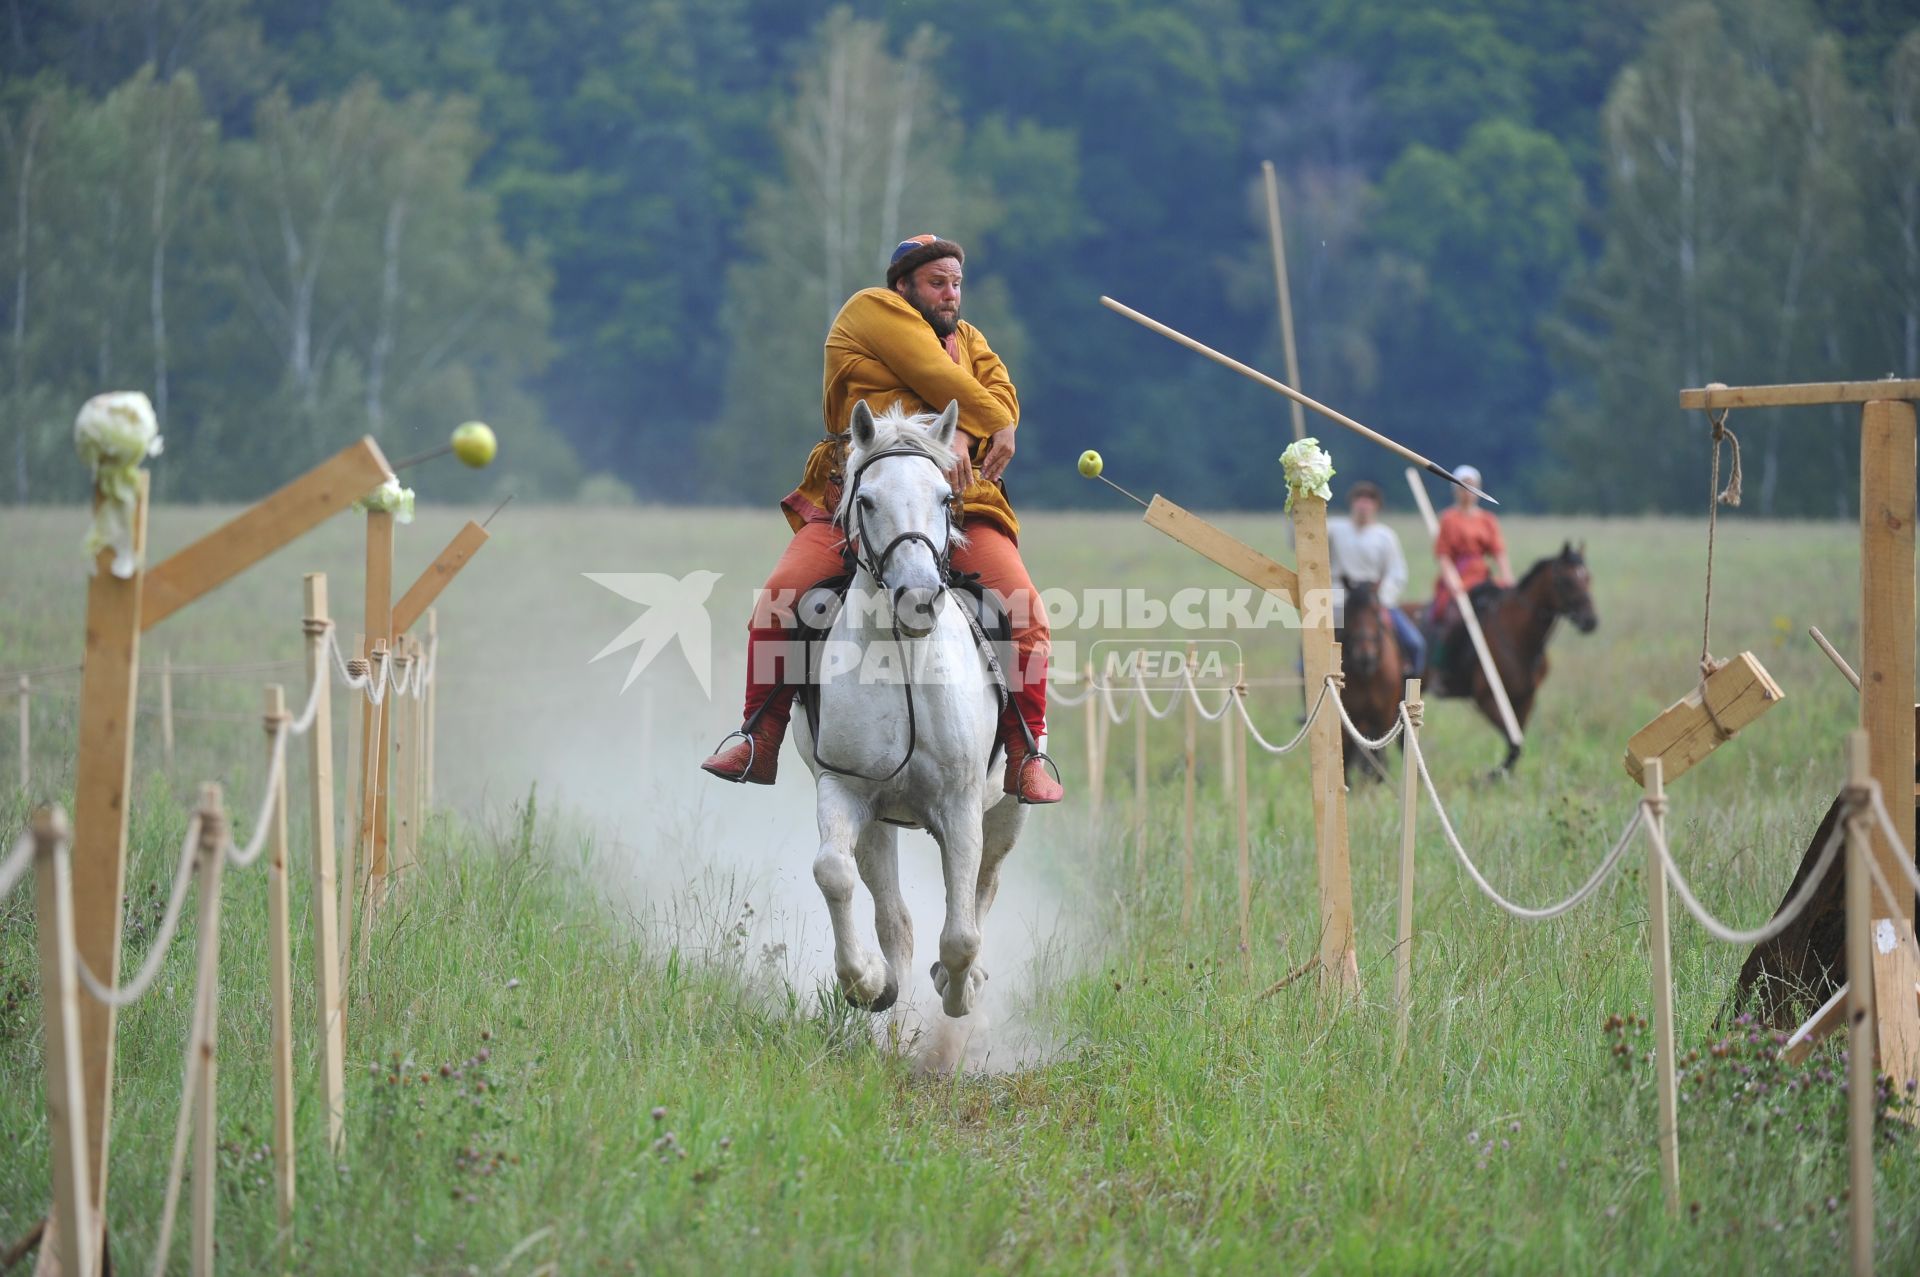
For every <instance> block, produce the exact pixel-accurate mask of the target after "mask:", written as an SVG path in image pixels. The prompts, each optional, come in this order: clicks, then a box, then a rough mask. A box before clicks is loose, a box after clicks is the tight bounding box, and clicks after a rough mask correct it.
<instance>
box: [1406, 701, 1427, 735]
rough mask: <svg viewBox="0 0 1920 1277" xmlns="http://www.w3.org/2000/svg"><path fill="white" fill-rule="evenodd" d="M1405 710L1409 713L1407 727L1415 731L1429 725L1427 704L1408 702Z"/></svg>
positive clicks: (1423, 702)
mask: <svg viewBox="0 0 1920 1277" xmlns="http://www.w3.org/2000/svg"><path fill="white" fill-rule="evenodd" d="M1403 708H1404V709H1405V710H1406V712H1407V726H1408V727H1411V728H1413V729H1414V730H1415V731H1418V730H1420V729H1421V728H1422V727H1425V726H1426V725H1427V703H1426V702H1425V701H1406V702H1403Z"/></svg>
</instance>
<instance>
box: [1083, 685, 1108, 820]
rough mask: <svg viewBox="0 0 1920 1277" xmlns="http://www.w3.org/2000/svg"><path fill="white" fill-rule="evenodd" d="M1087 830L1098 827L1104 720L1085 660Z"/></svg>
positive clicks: (1096, 690) (1098, 696)
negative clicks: (1101, 740) (1101, 739)
mask: <svg viewBox="0 0 1920 1277" xmlns="http://www.w3.org/2000/svg"><path fill="white" fill-rule="evenodd" d="M1086 680H1087V682H1086V687H1087V699H1086V702H1085V703H1086V707H1087V832H1088V833H1089V834H1091V833H1094V832H1096V831H1097V830H1098V829H1099V827H1100V781H1101V779H1102V777H1101V771H1102V767H1101V762H1102V759H1101V757H1100V724H1101V722H1102V721H1104V718H1105V711H1104V710H1103V709H1102V708H1101V706H1100V689H1099V688H1097V687H1095V686H1094V683H1093V662H1091V661H1089V662H1087V669H1086Z"/></svg>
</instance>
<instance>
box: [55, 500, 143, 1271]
mask: <svg viewBox="0 0 1920 1277" xmlns="http://www.w3.org/2000/svg"><path fill="white" fill-rule="evenodd" d="M98 502H99V495H98V493H96V494H95V503H96V504H98ZM132 528H133V556H134V571H133V575H132V576H130V577H128V578H126V579H125V580H122V579H121V578H119V577H117V576H115V575H113V571H112V565H113V552H112V551H111V550H102V551H101V552H100V556H99V558H98V559H96V560H95V561H94V574H93V577H92V578H91V579H90V580H89V581H88V582H87V624H86V654H85V656H84V658H83V660H82V665H81V672H80V722H79V734H78V735H79V742H80V747H79V759H78V762H77V764H76V771H75V775H74V785H73V934H74V941H75V944H76V945H77V946H78V951H79V955H80V958H81V960H82V961H84V962H85V963H86V964H87V966H88V967H89V968H90V969H91V970H92V971H93V972H94V974H95V975H97V976H98V977H99V978H100V980H101V981H102V982H104V983H105V984H107V985H108V986H117V985H118V984H119V983H120V920H121V916H122V913H123V908H122V899H123V893H124V891H125V888H126V869H127V814H128V811H129V808H130V803H129V801H128V800H129V797H130V796H131V794H132V782H133V723H134V713H135V707H136V703H137V701H136V698H137V697H138V695H139V691H140V605H141V604H140V601H141V591H142V589H143V587H144V583H145V580H146V568H145V562H146V553H147V473H146V472H145V471H144V470H143V471H141V472H140V475H139V482H138V485H137V486H136V488H135V491H134V508H133V518H132ZM115 1023H116V1015H115V1011H114V1008H113V1007H111V1006H109V1005H107V1004H106V1003H104V1002H99V1001H96V1000H95V999H93V998H86V999H84V1000H82V1001H81V1003H80V1059H81V1072H82V1078H83V1084H84V1088H85V1092H86V1094H85V1096H84V1099H83V1105H82V1110H81V1111H82V1112H83V1113H84V1114H85V1115H86V1122H87V1170H88V1172H89V1173H90V1174H91V1175H92V1176H93V1192H92V1208H93V1226H95V1227H98V1228H100V1229H102V1230H104V1229H105V1227H106V1205H105V1203H106V1198H107V1145H108V1133H109V1131H110V1129H111V1119H112V1116H113V1047H114V1040H113V1039H114V1026H115ZM96 1253H98V1252H96Z"/></svg>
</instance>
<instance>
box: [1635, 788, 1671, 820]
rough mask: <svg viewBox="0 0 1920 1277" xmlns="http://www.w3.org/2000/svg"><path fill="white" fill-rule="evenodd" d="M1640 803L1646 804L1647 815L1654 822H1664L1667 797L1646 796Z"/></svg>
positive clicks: (1663, 795) (1662, 795)
mask: <svg viewBox="0 0 1920 1277" xmlns="http://www.w3.org/2000/svg"><path fill="white" fill-rule="evenodd" d="M1640 801H1641V802H1642V803H1644V804H1646V808H1647V815H1649V816H1652V817H1653V818H1654V819H1655V820H1662V821H1664V820H1665V819H1666V818H1667V796H1666V795H1665V794H1661V795H1659V796H1658V797H1655V796H1654V795H1652V794H1648V795H1647V796H1646V797H1645V798H1643V799H1641V800H1640Z"/></svg>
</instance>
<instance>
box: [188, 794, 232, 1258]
mask: <svg viewBox="0 0 1920 1277" xmlns="http://www.w3.org/2000/svg"><path fill="white" fill-rule="evenodd" d="M200 813H201V817H202V819H203V821H204V823H203V825H202V826H201V830H200V973H199V983H200V988H199V992H200V1001H199V1005H200V1024H199V1026H198V1029H197V1034H198V1037H199V1039H200V1086H199V1094H198V1095H196V1096H195V1097H194V1127H195V1130H194V1146H193V1240H192V1246H191V1250H192V1256H193V1260H192V1265H193V1277H213V1271H214V1253H213V1206H214V1202H215V1200H216V1199H217V1198H218V1197H219V1183H218V1174H219V1157H220V1120H219V1115H218V1113H217V1112H216V1111H215V1107H214V1096H215V1092H216V1090H217V1087H216V1073H217V1067H218V1063H219V1060H218V1056H217V1054H216V1049H217V1043H218V1041H219V1037H220V870H221V867H222V866H223V865H224V864H225V863H226V859H227V852H226V843H227V833H226V829H227V821H226V815H225V813H224V812H223V811H222V810H221V806H220V786H218V785H213V784H208V785H202V786H201V787H200Z"/></svg>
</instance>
